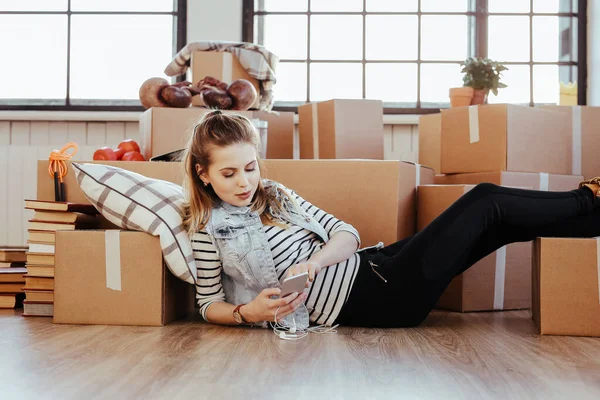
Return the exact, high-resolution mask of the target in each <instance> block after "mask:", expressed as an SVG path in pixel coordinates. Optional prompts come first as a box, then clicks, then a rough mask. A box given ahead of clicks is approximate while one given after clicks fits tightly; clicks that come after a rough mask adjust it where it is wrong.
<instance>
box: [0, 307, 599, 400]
mask: <svg viewBox="0 0 600 400" xmlns="http://www.w3.org/2000/svg"><path fill="white" fill-rule="evenodd" d="M0 393H1V394H0V398H2V399H12V398H40V399H46V398H50V399H91V398H94V399H95V398H98V399H137V398H143V399H155V398H156V399H164V398H166V399H169V400H172V399H259V398H260V399H278V400H281V399H302V398H306V399H309V398H310V399H321V398H323V399H324V398H327V399H383V398H385V399H577V400H580V399H600V338H578V337H558V336H542V337H540V336H538V335H536V334H535V330H534V326H533V323H532V321H531V319H530V313H529V311H514V312H496V313H473V314H459V313H446V312H438V311H436V312H434V313H433V314H432V315H431V316H430V317H429V318H428V320H427V321H426V322H425V324H424V325H423V326H421V327H419V328H411V329H388V330H380V329H357V328H341V329H339V332H338V333H337V334H334V335H316V334H311V335H309V337H308V338H306V339H303V340H301V341H296V342H291V341H283V340H280V339H279V338H278V337H276V336H275V335H274V334H273V333H272V332H271V331H269V330H264V329H260V328H252V329H251V328H238V327H220V326H214V325H208V324H205V323H203V322H201V321H200V320H199V318H198V317H195V316H194V317H190V318H188V319H187V320H183V321H178V322H175V323H173V324H170V325H167V326H165V327H160V328H156V327H119V326H74V325H54V324H52V322H51V319H50V318H24V317H22V316H21V312H20V311H18V310H1V311H0ZM34 396H35V397H34Z"/></svg>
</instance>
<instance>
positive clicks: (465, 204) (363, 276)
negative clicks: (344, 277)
mask: <svg viewBox="0 0 600 400" xmlns="http://www.w3.org/2000/svg"><path fill="white" fill-rule="evenodd" d="M598 203H600V201H599V200H597V199H596V197H595V196H594V194H593V192H592V191H591V190H590V189H588V188H587V187H583V188H580V189H577V190H573V191H569V192H544V191H537V190H523V189H514V188H507V187H501V186H497V185H494V184H491V183H482V184H479V185H477V186H476V187H475V188H473V189H472V190H470V191H469V192H467V193H466V194H465V195H463V196H462V197H461V198H460V199H458V200H457V201H456V202H455V203H454V204H452V205H451V206H450V207H449V208H448V209H447V210H446V211H444V212H443V213H442V214H441V215H440V216H438V217H437V218H436V219H435V220H433V221H432V222H431V224H429V225H428V226H427V227H426V228H425V229H423V230H422V231H421V232H419V233H417V234H416V235H414V236H411V237H409V238H407V239H404V240H401V241H399V242H396V243H393V244H391V245H389V246H387V247H384V248H383V249H381V250H376V251H367V252H364V253H361V263H360V267H359V271H358V274H357V276H356V279H355V281H354V285H353V286H352V290H351V291H350V296H349V297H348V301H347V302H346V304H345V305H344V307H343V308H342V310H341V313H340V315H339V316H338V318H337V320H336V323H339V324H342V325H352V326H364V327H410V326H417V325H419V324H420V323H421V322H422V321H423V320H424V319H425V318H426V317H427V315H429V313H430V312H431V310H432V309H433V307H434V306H435V305H436V303H437V301H438V299H439V298H440V296H441V295H442V293H443V292H444V290H445V289H446V288H447V287H448V285H449V284H450V282H451V281H452V279H453V278H454V277H456V276H457V275H459V274H461V273H462V272H464V271H465V270H467V269H468V268H469V267H471V266H472V265H473V264H475V263H476V262H477V261H479V260H481V259H482V258H483V257H485V256H487V255H488V254H490V253H492V252H494V251H496V250H497V249H499V248H501V247H502V246H505V245H507V244H509V243H513V242H527V241H530V240H533V239H535V238H536V237H540V236H545V237H594V236H600V209H597V206H598ZM371 263H372V264H374V265H373V266H372V265H371ZM375 271H376V272H375ZM384 279H385V281H384ZM386 281H387V282H386Z"/></svg>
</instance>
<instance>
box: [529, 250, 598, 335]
mask: <svg viewBox="0 0 600 400" xmlns="http://www.w3.org/2000/svg"><path fill="white" fill-rule="evenodd" d="M599 249H600V240H599V239H598V238H591V239H567V238H538V239H536V240H535V242H534V251H533V259H534V267H533V286H532V288H533V307H532V315H533V320H534V321H535V323H536V325H537V327H538V330H539V332H540V334H542V335H573V336H600V270H599V265H598V260H600V254H598V252H599Z"/></svg>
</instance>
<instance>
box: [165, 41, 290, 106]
mask: <svg viewBox="0 0 600 400" xmlns="http://www.w3.org/2000/svg"><path fill="white" fill-rule="evenodd" d="M195 51H228V52H230V53H232V54H234V55H235V56H236V57H237V58H238V60H239V61H240V64H241V65H242V67H243V68H244V69H245V70H246V71H247V72H248V75H250V76H251V77H253V78H256V79H257V80H258V81H259V83H260V103H259V109H260V110H266V111H270V110H271V109H272V108H273V102H274V98H273V85H275V83H276V82H277V78H276V77H275V69H276V68H277V64H278V63H279V58H278V57H277V56H276V55H275V54H273V53H271V52H270V51H268V50H267V49H265V48H264V47H263V46H260V45H257V44H254V43H244V42H212V41H205V42H192V43H188V44H187V45H185V47H184V48H183V49H181V50H180V51H179V52H178V53H177V54H176V55H175V58H173V60H172V61H171V62H170V63H169V65H167V68H165V74H166V75H167V76H176V75H181V74H183V73H185V72H186V71H187V69H188V67H189V62H190V58H191V57H192V53H193V52H195Z"/></svg>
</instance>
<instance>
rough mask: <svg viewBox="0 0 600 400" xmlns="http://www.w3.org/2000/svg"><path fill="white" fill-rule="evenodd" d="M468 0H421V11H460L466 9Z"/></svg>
mask: <svg viewBox="0 0 600 400" xmlns="http://www.w3.org/2000/svg"><path fill="white" fill-rule="evenodd" d="M467 1H468V0H421V11H425V12H462V11H467Z"/></svg>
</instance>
